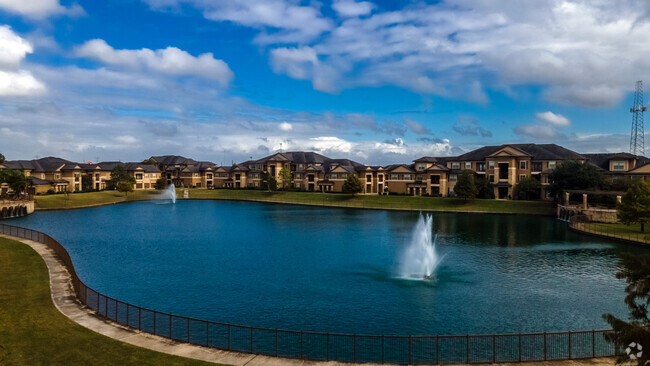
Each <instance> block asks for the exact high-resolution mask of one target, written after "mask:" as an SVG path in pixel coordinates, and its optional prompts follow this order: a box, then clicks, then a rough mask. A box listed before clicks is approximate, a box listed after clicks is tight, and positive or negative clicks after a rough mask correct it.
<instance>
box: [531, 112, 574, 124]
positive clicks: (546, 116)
mask: <svg viewBox="0 0 650 366" xmlns="http://www.w3.org/2000/svg"><path fill="white" fill-rule="evenodd" d="M535 117H537V119H538V120H539V121H541V122H545V123H549V124H551V125H553V126H556V127H567V126H569V125H571V121H569V119H568V118H566V117H564V116H563V115H561V114H555V113H553V112H551V111H548V112H542V113H537V114H536V115H535Z"/></svg>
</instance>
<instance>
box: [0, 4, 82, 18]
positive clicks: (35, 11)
mask: <svg viewBox="0 0 650 366" xmlns="http://www.w3.org/2000/svg"><path fill="white" fill-rule="evenodd" d="M0 9H3V10H5V11H7V12H10V13H14V14H18V15H22V16H25V17H28V18H35V19H43V18H45V17H48V16H53V15H70V16H78V15H83V14H84V11H83V9H82V8H81V7H80V6H79V5H78V4H73V5H72V6H70V7H65V6H62V5H61V4H60V3H59V0H22V1H21V0H0Z"/></svg>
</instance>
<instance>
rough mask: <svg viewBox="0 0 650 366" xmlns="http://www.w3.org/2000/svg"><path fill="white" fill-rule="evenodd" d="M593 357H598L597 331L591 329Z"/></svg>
mask: <svg viewBox="0 0 650 366" xmlns="http://www.w3.org/2000/svg"><path fill="white" fill-rule="evenodd" d="M591 357H596V331H595V330H594V329H592V330H591Z"/></svg>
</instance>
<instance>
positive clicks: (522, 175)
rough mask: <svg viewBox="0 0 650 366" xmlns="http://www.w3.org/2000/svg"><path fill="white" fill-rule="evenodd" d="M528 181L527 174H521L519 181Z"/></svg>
mask: <svg viewBox="0 0 650 366" xmlns="http://www.w3.org/2000/svg"><path fill="white" fill-rule="evenodd" d="M524 179H526V174H519V181H520V182H521V181H522V180H524Z"/></svg>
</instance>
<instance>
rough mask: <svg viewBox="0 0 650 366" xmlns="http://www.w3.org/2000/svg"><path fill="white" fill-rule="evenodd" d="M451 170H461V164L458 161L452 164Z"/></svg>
mask: <svg viewBox="0 0 650 366" xmlns="http://www.w3.org/2000/svg"><path fill="white" fill-rule="evenodd" d="M451 168H452V169H460V163H459V162H457V161H455V162H453V163H451Z"/></svg>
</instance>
